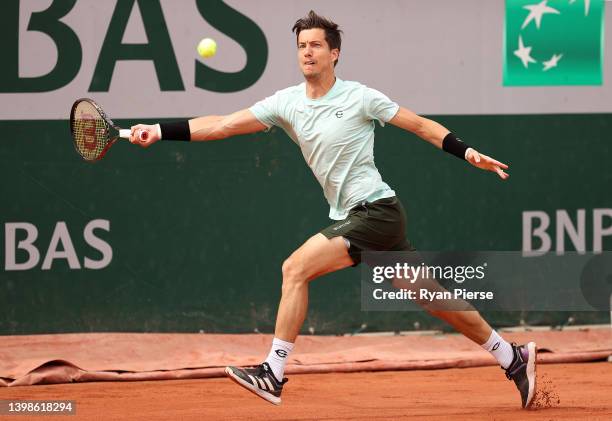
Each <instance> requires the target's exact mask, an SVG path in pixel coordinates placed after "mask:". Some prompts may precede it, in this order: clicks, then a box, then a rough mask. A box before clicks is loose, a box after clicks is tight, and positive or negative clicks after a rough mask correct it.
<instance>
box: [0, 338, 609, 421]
mask: <svg viewBox="0 0 612 421" xmlns="http://www.w3.org/2000/svg"><path fill="white" fill-rule="evenodd" d="M504 334H505V336H507V337H508V338H509V340H512V341H514V342H518V343H523V342H525V341H526V340H528V339H532V340H535V341H537V343H538V346H539V350H540V352H539V354H538V362H539V364H538V392H537V395H536V398H535V402H536V403H535V405H534V407H535V408H534V409H533V410H528V411H525V410H522V409H521V408H520V398H519V395H518V393H517V391H516V388H515V386H514V384H513V383H512V382H511V381H508V380H506V378H505V377H504V372H503V370H501V369H500V368H499V367H498V366H497V364H496V362H495V360H494V359H493V358H492V357H491V355H489V354H488V353H486V352H484V351H483V350H482V349H481V348H480V347H479V346H477V345H475V344H474V343H472V342H471V341H469V340H468V339H466V338H464V337H463V336H461V335H456V334H454V335H448V334H440V333H431V334H426V333H424V334H419V335H415V334H407V335H386V336H385V335H375V336H371V335H364V336H359V335H358V336H301V337H300V338H299V339H298V345H299V351H298V352H296V353H295V354H293V355H292V356H291V357H290V360H289V363H288V366H287V371H286V375H287V376H288V377H289V379H290V381H289V383H288V384H287V385H286V387H285V389H284V391H283V396H282V399H283V403H282V404H281V405H280V406H274V405H272V404H270V403H268V402H265V401H264V400H262V399H260V398H259V397H257V396H255V395H253V394H251V393H249V392H248V391H246V390H244V389H243V388H241V387H238V386H237V385H236V384H234V383H233V382H232V381H230V380H229V379H228V378H225V377H224V376H223V367H224V366H225V365H227V364H231V365H240V366H242V365H252V364H256V363H257V361H258V359H259V358H260V355H261V354H262V353H264V352H265V350H266V348H267V343H268V342H269V340H270V336H269V335H254V334H246V335H212V334H210V335H209V334H108V333H107V334H105V333H93V334H62V335H31V336H28V335H22V336H5V337H3V347H2V348H0V385H4V386H6V387H0V400H6V399H8V400H25V399H29V400H72V401H74V402H75V405H76V417H74V418H70V419H83V420H90V419H126V420H127V419H129V420H133V419H140V420H167V419H176V420H178V419H193V420H200V419H275V420H308V419H323V420H332V419H344V420H351V419H368V420H369V419H381V420H382V419H384V420H396V419H408V418H411V417H413V418H419V419H443V418H444V419H489V420H490V419H515V420H516V419H538V420H550V419H602V420H603V419H610V418H611V417H612V363H611V362H608V358H609V356H610V355H612V329H610V327H609V326H599V327H591V328H580V329H577V330H567V331H552V330H548V331H542V330H540V331H523V332H505V333H504ZM229 350H231V352H229ZM10 418H13V417H8V416H3V418H2V419H10ZM26 418H27V416H23V415H22V416H19V417H18V419H26ZM30 418H31V419H41V418H44V417H33V416H32V417H30ZM54 419H55V418H54Z"/></svg>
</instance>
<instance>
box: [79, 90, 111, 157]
mask: <svg viewBox="0 0 612 421" xmlns="http://www.w3.org/2000/svg"><path fill="white" fill-rule="evenodd" d="M72 132H73V133H72V134H73V138H74V143H75V146H76V148H77V150H78V152H79V153H80V154H81V155H82V156H83V158H85V159H87V160H96V159H99V158H100V157H101V155H103V153H104V152H105V149H106V143H107V139H108V125H107V123H106V121H105V120H104V119H103V118H102V116H100V113H99V112H98V111H97V110H96V109H95V108H94V107H93V106H92V105H91V104H89V103H87V102H82V103H80V104H79V105H78V106H77V108H76V110H75V113H74V119H73V122H72Z"/></svg>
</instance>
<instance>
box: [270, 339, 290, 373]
mask: <svg viewBox="0 0 612 421" xmlns="http://www.w3.org/2000/svg"><path fill="white" fill-rule="evenodd" d="M291 351H293V344H292V343H291V342H286V341H283V340H282V339H278V338H274V340H273V341H272V348H270V353H269V354H268V358H266V362H267V363H268V364H269V365H270V368H271V369H272V372H273V373H274V377H276V380H278V381H279V382H280V381H282V380H283V374H285V364H286V363H287V358H289V354H290V353H291Z"/></svg>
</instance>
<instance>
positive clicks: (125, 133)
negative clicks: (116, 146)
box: [119, 129, 149, 140]
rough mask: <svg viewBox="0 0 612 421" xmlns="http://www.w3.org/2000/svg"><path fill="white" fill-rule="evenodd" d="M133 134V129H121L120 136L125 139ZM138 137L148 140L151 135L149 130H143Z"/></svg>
mask: <svg viewBox="0 0 612 421" xmlns="http://www.w3.org/2000/svg"><path fill="white" fill-rule="evenodd" d="M131 134H132V131H131V130H130V129H121V130H119V137H122V138H124V139H129V138H130V135H131ZM138 137H139V138H140V140H147V138H148V137H149V132H147V131H145V130H141V131H140V135H139V136H138Z"/></svg>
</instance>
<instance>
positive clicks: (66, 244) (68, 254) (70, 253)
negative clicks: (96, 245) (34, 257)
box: [42, 221, 81, 270]
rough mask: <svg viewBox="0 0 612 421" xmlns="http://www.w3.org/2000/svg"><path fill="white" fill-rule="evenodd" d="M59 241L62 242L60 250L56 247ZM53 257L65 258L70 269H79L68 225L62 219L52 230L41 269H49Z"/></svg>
mask: <svg viewBox="0 0 612 421" xmlns="http://www.w3.org/2000/svg"><path fill="white" fill-rule="evenodd" d="M60 242H61V243H62V247H63V249H64V250H62V251H59V250H58V249H57V248H58V246H59V243H60ZM55 259H66V260H68V265H69V266H70V269H81V265H80V264H79V258H78V257H77V255H76V250H75V249H74V246H73V245H72V239H71V238H70V234H69V233H68V227H67V226H66V223H65V222H63V221H60V222H58V223H57V224H56V225H55V230H54V231H53V236H52V237H51V243H50V244H49V249H48V250H47V255H46V256H45V260H44V261H43V264H42V269H43V270H49V269H51V265H52V264H53V260H55Z"/></svg>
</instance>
